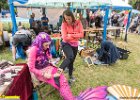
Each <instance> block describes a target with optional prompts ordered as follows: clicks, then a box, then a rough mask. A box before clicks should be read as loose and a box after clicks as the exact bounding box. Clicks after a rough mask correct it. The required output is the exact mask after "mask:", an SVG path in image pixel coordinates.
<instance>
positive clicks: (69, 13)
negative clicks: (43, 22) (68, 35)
mask: <svg viewBox="0 0 140 100" xmlns="http://www.w3.org/2000/svg"><path fill="white" fill-rule="evenodd" d="M64 15H67V16H71V17H72V22H75V17H74V15H73V13H72V12H71V11H70V10H68V9H67V10H65V11H64V12H63V22H66V20H65V17H64Z"/></svg>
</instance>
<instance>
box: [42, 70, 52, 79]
mask: <svg viewBox="0 0 140 100" xmlns="http://www.w3.org/2000/svg"><path fill="white" fill-rule="evenodd" d="M43 77H44V78H47V79H50V78H51V77H52V75H51V73H47V72H44V73H43Z"/></svg>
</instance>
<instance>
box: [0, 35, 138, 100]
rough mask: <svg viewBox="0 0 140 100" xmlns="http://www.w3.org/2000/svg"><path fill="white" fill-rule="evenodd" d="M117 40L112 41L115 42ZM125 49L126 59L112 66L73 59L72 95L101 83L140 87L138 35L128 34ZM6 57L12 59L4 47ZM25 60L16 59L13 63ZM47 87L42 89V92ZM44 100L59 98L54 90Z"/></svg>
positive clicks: (2, 57) (0, 54)
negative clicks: (87, 63) (73, 79)
mask: <svg viewBox="0 0 140 100" xmlns="http://www.w3.org/2000/svg"><path fill="white" fill-rule="evenodd" d="M117 41H118V40H115V41H114V42H115V43H117ZM127 49H128V50H130V51H131V52H132V53H131V54H130V55H129V57H128V59H127V60H119V61H117V62H116V64H114V65H112V66H108V67H107V66H90V67H87V65H86V64H85V63H83V60H82V59H81V58H80V57H79V56H77V58H76V61H75V65H74V66H75V69H76V70H75V71H74V76H75V77H76V79H77V80H76V82H75V83H74V84H73V85H72V87H71V90H72V92H73V94H74V95H78V94H79V92H80V91H83V90H85V89H86V88H88V87H96V86H101V85H106V86H111V85H114V84H122V85H129V86H131V87H135V88H138V89H140V35H136V34H129V35H128V43H127ZM1 59H7V60H10V61H12V55H11V51H10V50H9V49H4V50H3V51H0V60H1ZM21 62H25V61H23V60H18V61H16V62H15V63H21ZM46 90H47V89H44V93H45V91H46ZM46 100H61V97H60V96H59V93H58V92H57V91H55V92H54V93H52V94H51V95H49V96H48V97H47V99H46Z"/></svg>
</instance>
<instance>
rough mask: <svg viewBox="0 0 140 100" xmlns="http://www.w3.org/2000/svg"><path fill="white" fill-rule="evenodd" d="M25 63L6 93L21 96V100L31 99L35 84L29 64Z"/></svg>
mask: <svg viewBox="0 0 140 100" xmlns="http://www.w3.org/2000/svg"><path fill="white" fill-rule="evenodd" d="M17 65H23V66H24V67H23V69H22V70H21V71H20V72H19V73H18V76H16V77H15V78H14V80H13V82H12V84H11V85H10V87H9V89H8V90H7V92H6V93H5V95H6V96H20V100H31V99H32V90H33V84H32V82H31V76H30V72H29V69H28V66H27V64H17Z"/></svg>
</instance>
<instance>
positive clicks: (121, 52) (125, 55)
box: [117, 47, 131, 59]
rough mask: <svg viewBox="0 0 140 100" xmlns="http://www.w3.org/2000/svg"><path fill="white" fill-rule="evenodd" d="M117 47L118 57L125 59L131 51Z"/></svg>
mask: <svg viewBox="0 0 140 100" xmlns="http://www.w3.org/2000/svg"><path fill="white" fill-rule="evenodd" d="M117 49H118V51H119V53H120V59H127V58H128V56H129V54H130V53H131V52H130V51H128V50H125V49H122V48H119V47H117Z"/></svg>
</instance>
